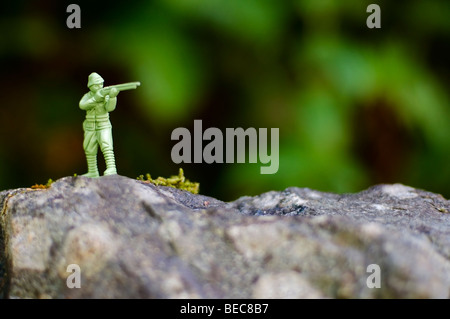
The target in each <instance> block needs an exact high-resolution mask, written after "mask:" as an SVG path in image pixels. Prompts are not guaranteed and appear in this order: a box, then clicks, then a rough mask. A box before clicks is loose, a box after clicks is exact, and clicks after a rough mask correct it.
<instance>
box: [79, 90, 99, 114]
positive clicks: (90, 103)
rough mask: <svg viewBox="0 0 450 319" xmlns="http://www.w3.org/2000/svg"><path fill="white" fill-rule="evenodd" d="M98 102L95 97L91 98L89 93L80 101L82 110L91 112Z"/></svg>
mask: <svg viewBox="0 0 450 319" xmlns="http://www.w3.org/2000/svg"><path fill="white" fill-rule="evenodd" d="M97 103H98V102H97V101H96V100H95V96H92V97H90V94H89V93H86V94H85V95H83V97H82V98H81V100H80V105H79V106H80V109H82V110H85V111H87V110H90V109H92V108H94V107H96V106H97Z"/></svg>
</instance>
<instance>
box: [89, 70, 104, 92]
mask: <svg viewBox="0 0 450 319" xmlns="http://www.w3.org/2000/svg"><path fill="white" fill-rule="evenodd" d="M103 82H105V80H103V78H102V77H101V76H100V75H99V74H98V73H95V72H93V73H91V74H90V75H89V78H88V85H87V86H88V88H90V87H91V85H94V84H102V83H103Z"/></svg>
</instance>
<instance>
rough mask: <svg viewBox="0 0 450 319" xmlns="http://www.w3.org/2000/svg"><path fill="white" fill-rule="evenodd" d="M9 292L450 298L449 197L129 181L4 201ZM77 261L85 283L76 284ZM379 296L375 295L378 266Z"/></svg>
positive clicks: (1, 247)
mask: <svg viewBox="0 0 450 319" xmlns="http://www.w3.org/2000/svg"><path fill="white" fill-rule="evenodd" d="M0 207H1V215H0V296H3V297H10V298H28V297H31V298H449V297H450V213H449V212H450V201H448V200H446V199H444V198H443V197H442V196H440V195H437V194H433V193H430V192H426V191H422V190H417V189H414V188H411V187H407V186H404V185H400V184H394V185H377V186H374V187H372V188H370V189H368V190H366V191H363V192H361V193H357V194H346V195H337V194H330V193H323V192H319V191H315V190H310V189H300V188H295V187H293V188H288V189H286V190H284V191H282V192H268V193H264V194H261V195H259V196H255V197H241V198H240V199H238V200H236V201H234V202H230V203H224V202H222V201H219V200H217V199H214V198H210V197H206V196H202V195H193V194H191V193H188V192H185V191H181V190H177V189H173V188H167V187H156V186H154V185H152V184H146V183H144V182H141V181H137V180H133V179H130V178H127V177H123V176H107V177H101V178H99V179H90V178H86V177H66V178H62V179H60V180H58V181H56V182H55V183H53V184H52V186H51V187H50V188H49V189H47V190H32V189H25V188H24V189H17V190H9V191H4V192H1V193H0ZM70 264H77V265H79V266H80V269H81V288H79V289H77V288H73V289H70V288H68V287H67V284H66V279H67V278H68V276H69V275H71V272H68V271H67V267H68V265H70ZM371 264H377V265H379V266H380V269H381V288H372V289H371V288H368V286H367V278H368V277H369V276H370V275H371V273H370V272H367V267H368V265H371Z"/></svg>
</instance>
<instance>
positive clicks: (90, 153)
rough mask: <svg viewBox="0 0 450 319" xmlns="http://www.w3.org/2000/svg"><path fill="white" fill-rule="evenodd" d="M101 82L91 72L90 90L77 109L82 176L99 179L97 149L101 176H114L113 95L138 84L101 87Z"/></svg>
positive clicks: (114, 97) (99, 78) (115, 97)
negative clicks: (84, 170) (83, 155)
mask: <svg viewBox="0 0 450 319" xmlns="http://www.w3.org/2000/svg"><path fill="white" fill-rule="evenodd" d="M103 83H104V80H103V78H102V77H101V76H100V75H99V74H97V73H95V72H94V73H91V74H90V75H89V78H88V85H87V86H88V88H89V90H90V91H89V92H88V93H86V94H85V95H84V96H83V97H82V98H81V100H80V109H82V110H85V111H86V120H85V121H84V122H83V130H84V142H83V148H84V151H85V153H86V159H87V164H88V172H87V173H86V174H84V175H83V176H88V177H99V172H98V168H97V152H98V147H99V146H100V149H101V151H102V152H103V156H104V158H105V162H106V170H105V172H104V175H113V174H117V170H116V164H115V159H114V149H113V139H112V125H111V122H110V121H109V112H112V111H114V109H115V108H116V104H117V95H118V94H119V92H120V91H124V90H131V89H135V88H137V87H138V86H139V85H140V83H139V82H131V83H125V84H119V85H113V86H108V87H103Z"/></svg>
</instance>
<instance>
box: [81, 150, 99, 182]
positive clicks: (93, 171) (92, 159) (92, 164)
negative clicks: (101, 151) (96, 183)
mask: <svg viewBox="0 0 450 319" xmlns="http://www.w3.org/2000/svg"><path fill="white" fill-rule="evenodd" d="M86 159H87V164H88V172H87V173H86V174H84V175H83V176H87V177H99V176H100V174H99V173H98V168H97V154H95V155H86Z"/></svg>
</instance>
